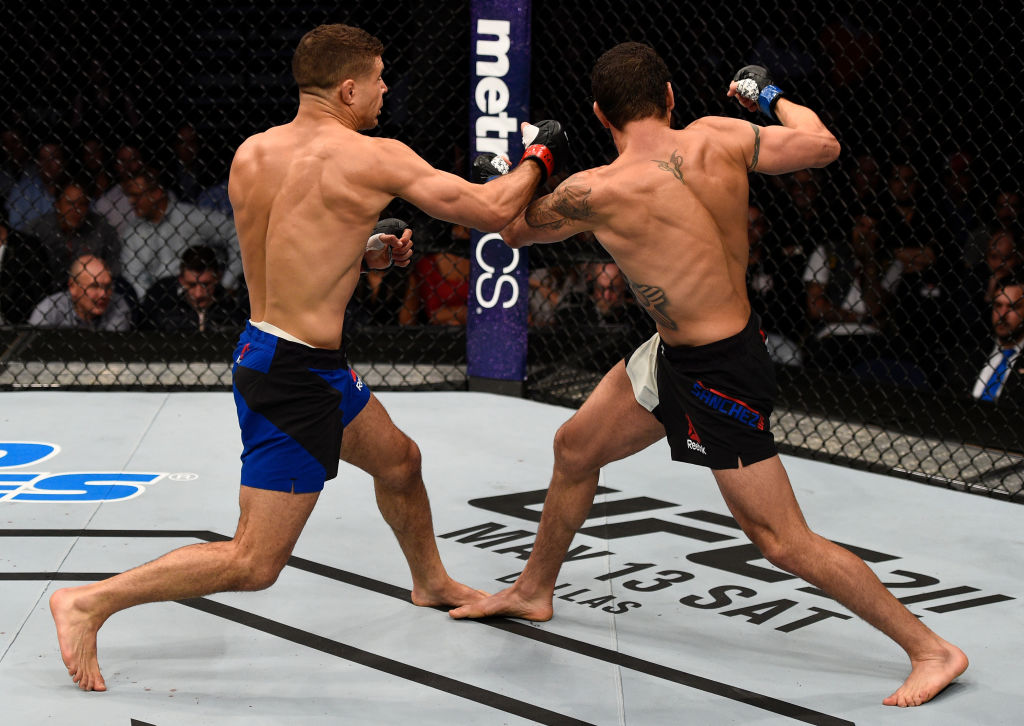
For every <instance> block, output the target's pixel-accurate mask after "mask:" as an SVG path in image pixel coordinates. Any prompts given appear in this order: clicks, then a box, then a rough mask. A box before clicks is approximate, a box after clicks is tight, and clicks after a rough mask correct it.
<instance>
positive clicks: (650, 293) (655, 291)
mask: <svg viewBox="0 0 1024 726" xmlns="http://www.w3.org/2000/svg"><path fill="white" fill-rule="evenodd" d="M629 287H630V289H631V290H632V291H633V295H635V296H636V301H637V302H638V303H639V304H640V307H642V308H643V309H644V312H646V313H647V314H648V315H650V316H651V318H653V320H654V322H656V323H657V324H658V325H661V326H663V327H665V328H668V329H669V330H676V329H677V326H676V322H675V321H674V320H673V319H672V318H670V317H669V316H668V315H666V314H665V311H664V310H662V308H664V307H665V306H666V305H668V298H667V297H666V295H665V291H664V290H662V289H661V288H660V287H655V286H654V285H638V284H637V283H635V282H632V281H630V283H629Z"/></svg>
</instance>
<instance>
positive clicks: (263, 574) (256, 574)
mask: <svg viewBox="0 0 1024 726" xmlns="http://www.w3.org/2000/svg"><path fill="white" fill-rule="evenodd" d="M283 569H284V566H283V565H281V564H278V563H277V562H271V561H259V562H250V563H249V564H248V567H246V568H245V570H244V577H243V579H242V583H241V587H239V588H238V589H239V590H244V591H246V592H253V591H256V590H266V589H267V588H268V587H270V586H271V585H273V584H274V583H275V582H277V578H278V576H279V575H280V574H281V570H283Z"/></svg>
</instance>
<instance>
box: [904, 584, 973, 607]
mask: <svg viewBox="0 0 1024 726" xmlns="http://www.w3.org/2000/svg"><path fill="white" fill-rule="evenodd" d="M969 592H978V588H976V587H971V586H970V585H961V586H960V587H949V588H946V589H945V590H933V591H932V592H921V593H918V594H917V595H906V596H904V597H901V598H898V599H899V601H900V602H901V603H903V604H904V605H912V604H914V603H918V602H924V601H925V600H938V599H939V598H943V597H952V596H953V595H965V594H967V593H969Z"/></svg>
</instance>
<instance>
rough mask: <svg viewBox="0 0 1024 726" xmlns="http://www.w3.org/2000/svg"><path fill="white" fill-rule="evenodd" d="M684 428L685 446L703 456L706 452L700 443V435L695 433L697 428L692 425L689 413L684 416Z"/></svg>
mask: <svg viewBox="0 0 1024 726" xmlns="http://www.w3.org/2000/svg"><path fill="white" fill-rule="evenodd" d="M686 428H687V433H686V448H688V449H690V451H699V452H700V453H702V454H704V456H707V455H708V452H707V450H706V449H705V448H704V446H703V445H702V444H701V442H700V435H699V434H698V433H697V429H695V428H694V427H693V421H691V420H690V416H689V415H687V416H686Z"/></svg>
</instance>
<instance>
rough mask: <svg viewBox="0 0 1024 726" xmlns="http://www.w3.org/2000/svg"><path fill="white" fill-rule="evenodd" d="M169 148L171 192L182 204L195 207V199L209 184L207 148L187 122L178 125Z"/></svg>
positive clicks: (210, 178)
mask: <svg viewBox="0 0 1024 726" xmlns="http://www.w3.org/2000/svg"><path fill="white" fill-rule="evenodd" d="M171 147H172V148H173V151H174V158H173V159H172V160H171V164H170V167H169V169H168V176H169V178H170V180H171V190H172V191H173V193H174V194H175V195H176V196H177V198H178V199H180V200H181V201H182V202H188V203H191V204H199V198H200V197H201V196H202V195H203V194H204V191H206V190H207V189H208V188H209V187H210V185H211V183H212V182H213V177H212V175H211V169H210V166H209V159H208V157H207V155H206V151H207V148H206V146H205V145H204V144H203V140H202V138H201V137H200V135H199V131H197V129H196V127H195V126H194V125H193V124H190V123H183V124H181V125H179V126H178V127H177V129H176V130H175V132H174V138H173V140H172V142H171ZM225 191H226V188H225Z"/></svg>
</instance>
